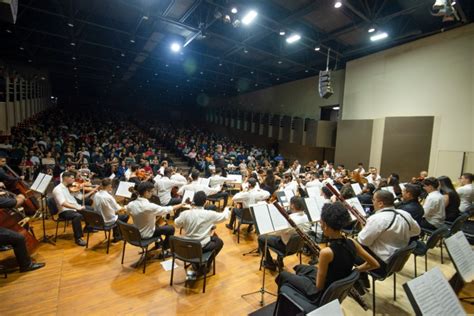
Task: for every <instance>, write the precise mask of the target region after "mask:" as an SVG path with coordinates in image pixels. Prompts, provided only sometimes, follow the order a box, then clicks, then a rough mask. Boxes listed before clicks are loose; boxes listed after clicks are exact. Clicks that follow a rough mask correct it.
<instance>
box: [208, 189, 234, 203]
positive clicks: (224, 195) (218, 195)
mask: <svg viewBox="0 0 474 316" xmlns="http://www.w3.org/2000/svg"><path fill="white" fill-rule="evenodd" d="M208 198H216V199H217V198H218V199H221V198H222V199H224V206H223V207H226V206H227V200H228V198H229V193H227V192H224V191H221V192H217V193H216V194H212V195H209V196H208Z"/></svg>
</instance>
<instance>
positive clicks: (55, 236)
mask: <svg viewBox="0 0 474 316" xmlns="http://www.w3.org/2000/svg"><path fill="white" fill-rule="evenodd" d="M58 228H59V221H57V222H56V234H55V235H54V242H56V239H58Z"/></svg>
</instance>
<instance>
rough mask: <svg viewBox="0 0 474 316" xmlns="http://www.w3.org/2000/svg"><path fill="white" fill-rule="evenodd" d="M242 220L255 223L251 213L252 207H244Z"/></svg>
mask: <svg viewBox="0 0 474 316" xmlns="http://www.w3.org/2000/svg"><path fill="white" fill-rule="evenodd" d="M242 222H247V223H248V222H252V223H253V217H252V214H251V213H250V209H249V208H248V207H246V208H244V209H242Z"/></svg>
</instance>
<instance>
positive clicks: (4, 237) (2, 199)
mask: <svg viewBox="0 0 474 316" xmlns="http://www.w3.org/2000/svg"><path fill="white" fill-rule="evenodd" d="M24 202H25V197H24V196H23V195H21V194H19V195H17V196H16V197H12V196H10V195H9V194H7V192H6V191H0V209H11V208H16V207H20V206H21V205H22V204H23V203H24ZM0 246H11V247H12V248H13V251H14V253H15V258H16V261H17V263H18V266H19V267H20V272H27V271H33V270H37V269H40V268H42V267H44V266H45V263H40V262H33V261H32V260H31V257H30V255H29V254H28V251H27V249H26V242H25V237H23V235H21V234H20V233H17V232H16V231H13V230H10V229H8V228H5V227H0Z"/></svg>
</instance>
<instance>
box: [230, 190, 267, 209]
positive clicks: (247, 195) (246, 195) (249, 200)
mask: <svg viewBox="0 0 474 316" xmlns="http://www.w3.org/2000/svg"><path fill="white" fill-rule="evenodd" d="M269 197H270V192H268V191H265V190H262V189H258V188H253V189H251V190H249V191H247V192H239V193H237V194H236V195H234V197H233V198H232V200H233V201H234V202H238V203H242V206H243V208H247V207H249V206H250V205H252V204H255V203H257V202H260V201H264V200H266V199H268V198H269Z"/></svg>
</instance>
